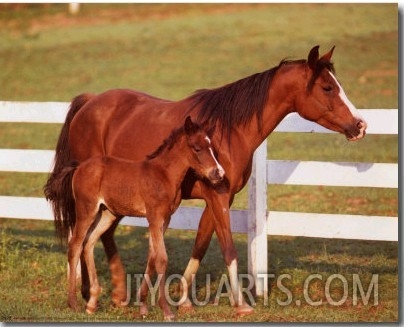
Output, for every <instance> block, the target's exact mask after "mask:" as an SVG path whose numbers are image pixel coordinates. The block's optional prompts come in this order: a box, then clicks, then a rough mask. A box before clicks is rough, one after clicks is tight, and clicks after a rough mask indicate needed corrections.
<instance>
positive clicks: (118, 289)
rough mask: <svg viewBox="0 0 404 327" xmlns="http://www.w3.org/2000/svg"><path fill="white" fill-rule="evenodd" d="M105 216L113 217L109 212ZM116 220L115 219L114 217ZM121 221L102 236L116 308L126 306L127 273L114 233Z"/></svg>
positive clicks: (116, 222)
mask: <svg viewBox="0 0 404 327" xmlns="http://www.w3.org/2000/svg"><path fill="white" fill-rule="evenodd" d="M104 215H112V214H111V213H110V212H109V211H105V212H104ZM113 218H114V219H115V217H113ZM119 220H120V219H116V220H115V221H114V222H113V223H112V225H111V226H110V227H109V228H108V229H107V230H106V231H105V233H104V234H102V235H101V241H102V244H103V245H104V249H105V253H106V254H107V258H108V264H109V270H110V272H111V282H112V287H113V290H112V302H113V303H114V304H115V305H116V306H124V305H126V304H127V302H126V296H127V291H126V272H125V268H124V266H123V264H122V261H121V257H120V256H119V253H118V248H117V245H116V243H115V240H114V233H115V230H116V227H117V226H118V223H119Z"/></svg>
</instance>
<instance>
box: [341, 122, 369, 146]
mask: <svg viewBox="0 0 404 327" xmlns="http://www.w3.org/2000/svg"><path fill="white" fill-rule="evenodd" d="M367 127H368V124H367V123H366V122H365V121H364V120H359V121H358V123H357V124H356V128H355V133H349V132H348V133H347V134H346V136H347V139H348V141H357V140H360V139H362V138H364V137H365V135H366V128H367Z"/></svg>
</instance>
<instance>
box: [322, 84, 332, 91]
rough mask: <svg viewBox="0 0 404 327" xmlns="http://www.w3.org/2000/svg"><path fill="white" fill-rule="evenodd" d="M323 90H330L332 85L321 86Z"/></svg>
mask: <svg viewBox="0 0 404 327" xmlns="http://www.w3.org/2000/svg"><path fill="white" fill-rule="evenodd" d="M322 88H323V91H324V92H331V91H332V85H325V86H323V87H322Z"/></svg>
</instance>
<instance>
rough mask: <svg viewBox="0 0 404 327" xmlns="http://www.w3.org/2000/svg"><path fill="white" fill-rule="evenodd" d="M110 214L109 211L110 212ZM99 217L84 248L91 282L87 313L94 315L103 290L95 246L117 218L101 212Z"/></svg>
mask: <svg viewBox="0 0 404 327" xmlns="http://www.w3.org/2000/svg"><path fill="white" fill-rule="evenodd" d="M104 213H107V211H104ZM108 213H109V211H108ZM98 215H101V218H100V220H99V222H98V223H97V225H96V226H95V228H94V230H93V231H92V232H91V234H90V236H89V238H88V240H87V243H86V244H85V246H84V251H83V255H84V260H85V262H86V265H87V269H88V277H89V282H90V290H89V291H90V298H89V300H88V302H87V306H86V312H87V313H90V314H91V313H94V312H95V310H96V309H97V301H98V296H99V295H100V293H101V291H102V289H101V287H100V285H99V282H98V277H97V270H96V267H95V262H94V245H95V243H96V242H97V240H98V239H99V238H100V236H101V235H102V234H103V233H104V232H105V231H106V230H107V229H108V228H109V227H110V226H111V225H112V224H113V223H114V221H115V220H116V217H115V216H113V215H112V214H110V213H109V214H103V213H102V212H99V213H98Z"/></svg>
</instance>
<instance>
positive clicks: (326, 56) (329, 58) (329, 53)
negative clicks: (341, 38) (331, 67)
mask: <svg viewBox="0 0 404 327" xmlns="http://www.w3.org/2000/svg"><path fill="white" fill-rule="evenodd" d="M334 49H335V45H334V46H333V47H332V48H331V50H330V51H328V52H327V53H326V54H325V55H323V56H322V57H321V58H320V60H321V61H325V62H330V61H331V57H332V53H333V52H334Z"/></svg>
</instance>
